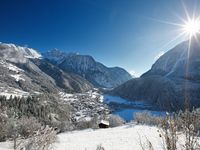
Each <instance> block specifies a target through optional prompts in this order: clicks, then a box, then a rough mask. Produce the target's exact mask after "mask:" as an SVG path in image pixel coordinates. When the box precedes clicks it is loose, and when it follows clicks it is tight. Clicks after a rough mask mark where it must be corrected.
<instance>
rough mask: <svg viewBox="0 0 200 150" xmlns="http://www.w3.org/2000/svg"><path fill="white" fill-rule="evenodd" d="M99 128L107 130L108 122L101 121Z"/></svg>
mask: <svg viewBox="0 0 200 150" xmlns="http://www.w3.org/2000/svg"><path fill="white" fill-rule="evenodd" d="M99 128H109V122H108V121H106V120H101V122H100V123H99Z"/></svg>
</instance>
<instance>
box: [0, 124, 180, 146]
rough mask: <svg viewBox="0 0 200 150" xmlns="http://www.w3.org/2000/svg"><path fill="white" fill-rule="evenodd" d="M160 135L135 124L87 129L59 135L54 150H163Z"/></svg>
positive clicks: (155, 130)
mask: <svg viewBox="0 0 200 150" xmlns="http://www.w3.org/2000/svg"><path fill="white" fill-rule="evenodd" d="M159 134H160V131H159V129H158V128H157V127H150V126H145V125H134V124H129V125H124V126H121V127H116V128H109V129H98V130H92V129H87V130H82V131H73V132H68V133H61V134H59V135H58V138H57V141H56V143H55V144H54V149H55V150H96V148H97V145H102V147H104V148H105V150H142V146H143V148H144V149H149V142H148V141H150V142H151V143H152V145H153V148H154V149H155V150H162V149H163V140H164V139H163V138H162V137H160V136H159ZM180 141H183V139H182V138H181V137H179V145H178V147H179V149H181V148H180ZM141 145H142V146H141ZM11 146H12V143H10V142H3V143H0V150H12V148H10V147H11Z"/></svg>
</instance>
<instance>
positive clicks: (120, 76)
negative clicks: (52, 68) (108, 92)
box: [43, 50, 132, 88]
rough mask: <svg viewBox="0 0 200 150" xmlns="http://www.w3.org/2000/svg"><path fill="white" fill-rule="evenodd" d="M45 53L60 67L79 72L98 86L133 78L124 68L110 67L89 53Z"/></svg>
mask: <svg viewBox="0 0 200 150" xmlns="http://www.w3.org/2000/svg"><path fill="white" fill-rule="evenodd" d="M43 55H44V57H45V58H46V59H48V60H49V61H50V62H52V63H54V64H56V65H57V66H58V67H59V68H60V69H62V70H64V71H66V72H72V73H76V74H79V75H80V76H82V77H84V78H85V79H87V80H88V81H90V82H91V83H92V84H93V85H95V86H97V87H106V88H113V87H117V86H119V85H120V84H122V83H124V82H126V81H128V80H130V79H132V77H131V75H130V74H129V73H128V72H127V71H125V70H124V69H122V68H119V67H113V68H108V67H106V66H104V65H103V64H101V63H99V62H96V61H95V60H94V59H93V58H92V57H91V56H88V55H79V54H74V53H70V54H67V53H63V52H61V51H59V50H52V51H48V52H47V53H45V54H43Z"/></svg>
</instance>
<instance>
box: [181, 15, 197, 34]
mask: <svg viewBox="0 0 200 150" xmlns="http://www.w3.org/2000/svg"><path fill="white" fill-rule="evenodd" d="M183 31H184V32H185V33H187V34H189V35H190V36H194V35H196V34H197V33H200V21H199V20H198V19H192V20H189V21H187V22H185V24H184V25H183Z"/></svg>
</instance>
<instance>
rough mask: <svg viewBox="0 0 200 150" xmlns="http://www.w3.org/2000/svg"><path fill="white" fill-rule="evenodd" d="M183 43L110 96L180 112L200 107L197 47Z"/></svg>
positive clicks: (198, 55) (199, 47) (197, 44)
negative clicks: (187, 107) (144, 102)
mask: <svg viewBox="0 0 200 150" xmlns="http://www.w3.org/2000/svg"><path fill="white" fill-rule="evenodd" d="M199 39H200V36H199V37H198V39H195V38H193V39H192V41H191V43H189V41H185V42H182V43H180V44H179V45H177V46H176V47H174V48H173V49H171V50H169V51H168V52H167V53H165V54H164V55H163V56H161V57H160V58H159V59H158V60H157V61H156V62H155V63H154V64H153V65H152V68H151V69H150V70H149V71H147V72H146V73H144V74H143V75H142V76H141V77H140V78H137V79H132V80H130V81H128V82H126V83H124V84H123V85H121V86H119V87H117V88H115V89H114V90H113V91H112V92H111V93H112V94H114V95H118V96H121V97H124V98H127V99H130V100H143V101H148V102H151V103H152V104H154V105H157V106H159V107H160V108H164V109H173V110H176V109H180V108H183V107H184V105H185V103H189V105H190V106H191V107H199V106H200V101H199V99H200V80H199V79H200V68H199V66H200V45H199V43H198V40H199Z"/></svg>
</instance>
